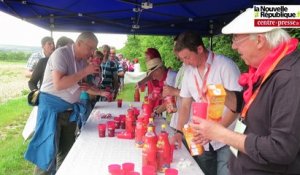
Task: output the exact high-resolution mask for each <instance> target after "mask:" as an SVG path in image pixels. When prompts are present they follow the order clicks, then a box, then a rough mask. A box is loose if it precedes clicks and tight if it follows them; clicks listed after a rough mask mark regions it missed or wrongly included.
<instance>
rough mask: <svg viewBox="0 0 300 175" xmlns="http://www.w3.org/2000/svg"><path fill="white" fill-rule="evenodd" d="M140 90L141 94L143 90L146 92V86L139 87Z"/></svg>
mask: <svg viewBox="0 0 300 175" xmlns="http://www.w3.org/2000/svg"><path fill="white" fill-rule="evenodd" d="M140 90H141V92H145V90H146V85H144V84H143V85H141V86H140Z"/></svg>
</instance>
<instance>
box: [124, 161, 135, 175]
mask: <svg viewBox="0 0 300 175" xmlns="http://www.w3.org/2000/svg"><path fill="white" fill-rule="evenodd" d="M122 169H123V170H124V171H125V173H126V174H128V173H129V172H132V171H134V163H130V162H126V163H123V164H122Z"/></svg>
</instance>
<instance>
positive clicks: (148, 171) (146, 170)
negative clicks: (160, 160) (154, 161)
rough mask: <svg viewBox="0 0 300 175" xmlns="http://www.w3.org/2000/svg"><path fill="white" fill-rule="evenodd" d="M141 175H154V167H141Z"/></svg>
mask: <svg viewBox="0 0 300 175" xmlns="http://www.w3.org/2000/svg"><path fill="white" fill-rule="evenodd" d="M142 175H156V172H155V167H154V166H151V165H146V166H143V167H142Z"/></svg>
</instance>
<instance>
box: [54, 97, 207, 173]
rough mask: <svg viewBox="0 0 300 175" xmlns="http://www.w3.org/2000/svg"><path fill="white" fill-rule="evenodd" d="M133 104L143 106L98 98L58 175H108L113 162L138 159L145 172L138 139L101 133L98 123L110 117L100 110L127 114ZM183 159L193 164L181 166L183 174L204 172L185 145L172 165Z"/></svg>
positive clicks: (178, 150) (134, 161)
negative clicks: (135, 140) (103, 117)
mask: <svg viewBox="0 0 300 175" xmlns="http://www.w3.org/2000/svg"><path fill="white" fill-rule="evenodd" d="M129 104H131V105H132V106H134V107H139V108H140V106H141V103H139V102H133V103H124V102H123V107H122V108H117V103H116V102H98V103H97V104H96V106H95V108H94V109H93V111H92V113H91V115H90V117H89V119H88V121H87V123H86V125H85V126H84V127H83V128H82V131H81V134H80V136H79V137H78V138H77V140H76V142H75V143H74V145H73V147H72V148H71V150H70V152H69V154H68V155H67V157H66V159H65V161H64V162H63V164H62V165H61V167H60V169H59V170H58V172H57V174H56V175H70V174H72V175H86V174H88V175H107V174H108V170H107V167H108V165H109V164H114V163H117V164H122V163H125V162H133V163H135V166H136V168H135V170H136V171H138V172H140V173H141V167H142V149H141V148H136V147H135V144H134V140H126V139H118V138H116V137H105V138H99V137H98V130H97V125H98V124H99V123H105V122H106V120H107V119H101V118H100V117H99V114H100V113H111V114H112V115H113V116H118V115H119V114H126V111H127V109H128V108H129ZM156 124H157V123H156ZM180 160H185V162H188V161H189V162H191V165H190V166H188V167H186V168H182V167H181V168H180V169H179V174H180V175H194V174H197V175H202V174H203V172H202V171H201V169H200V168H199V167H198V165H197V164H196V162H195V161H194V159H193V158H192V157H191V156H190V154H189V152H188V151H187V150H186V148H185V147H184V146H183V147H182V148H181V149H177V150H175V151H174V159H173V163H172V164H171V167H176V166H177V165H178V162H179V161H180Z"/></svg>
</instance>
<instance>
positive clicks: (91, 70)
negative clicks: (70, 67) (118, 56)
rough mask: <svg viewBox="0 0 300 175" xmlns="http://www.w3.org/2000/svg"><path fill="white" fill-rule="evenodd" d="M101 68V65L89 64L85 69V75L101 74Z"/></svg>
mask: <svg viewBox="0 0 300 175" xmlns="http://www.w3.org/2000/svg"><path fill="white" fill-rule="evenodd" d="M99 70H100V67H99V65H98V66H97V65H95V64H89V65H87V66H86V67H85V68H84V71H85V74H86V75H89V74H99Z"/></svg>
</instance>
